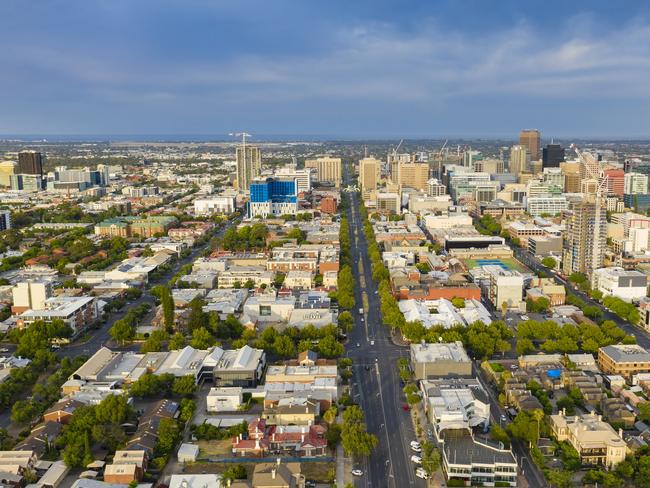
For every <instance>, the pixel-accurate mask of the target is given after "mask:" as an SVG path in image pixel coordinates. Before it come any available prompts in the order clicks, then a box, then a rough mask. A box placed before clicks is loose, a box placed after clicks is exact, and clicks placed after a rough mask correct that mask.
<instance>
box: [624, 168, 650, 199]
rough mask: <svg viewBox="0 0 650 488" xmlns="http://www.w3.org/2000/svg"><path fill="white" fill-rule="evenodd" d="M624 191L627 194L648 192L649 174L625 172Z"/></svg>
mask: <svg viewBox="0 0 650 488" xmlns="http://www.w3.org/2000/svg"><path fill="white" fill-rule="evenodd" d="M623 191H624V193H625V194H626V195H639V194H645V193H648V175H644V174H643V173H625V178H624V182H623Z"/></svg>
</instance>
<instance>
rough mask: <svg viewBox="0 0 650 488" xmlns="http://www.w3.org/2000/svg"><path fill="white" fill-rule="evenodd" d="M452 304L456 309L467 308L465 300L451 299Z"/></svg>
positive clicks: (459, 298)
mask: <svg viewBox="0 0 650 488" xmlns="http://www.w3.org/2000/svg"><path fill="white" fill-rule="evenodd" d="M451 304H452V305H453V306H454V307H456V308H465V299H464V298H461V297H454V298H452V299H451Z"/></svg>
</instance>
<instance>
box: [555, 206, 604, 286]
mask: <svg viewBox="0 0 650 488" xmlns="http://www.w3.org/2000/svg"><path fill="white" fill-rule="evenodd" d="M600 204H601V202H588V201H583V202H578V203H575V204H572V205H571V207H570V210H571V214H570V216H569V219H568V222H567V231H566V238H565V239H564V251H563V259H562V269H563V271H564V274H566V275H570V274H571V273H584V274H585V275H587V276H588V277H591V275H592V273H593V271H594V270H595V269H598V268H602V267H603V258H604V255H605V247H606V241H607V217H606V212H605V210H604V209H602V210H601V211H600V212H597V211H596V205H600ZM598 214H599V215H600V225H596V224H597V223H596V217H597V215H598ZM597 228H599V229H600V231H599V232H598V235H596V233H597V232H596V230H597Z"/></svg>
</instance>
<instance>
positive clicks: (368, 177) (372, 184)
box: [359, 158, 381, 191]
mask: <svg viewBox="0 0 650 488" xmlns="http://www.w3.org/2000/svg"><path fill="white" fill-rule="evenodd" d="M380 171H381V162H380V161H379V160H377V159H375V158H363V159H362V160H360V161H359V183H360V184H361V189H362V190H363V191H368V190H376V189H377V185H378V184H379V179H380V175H381V173H380Z"/></svg>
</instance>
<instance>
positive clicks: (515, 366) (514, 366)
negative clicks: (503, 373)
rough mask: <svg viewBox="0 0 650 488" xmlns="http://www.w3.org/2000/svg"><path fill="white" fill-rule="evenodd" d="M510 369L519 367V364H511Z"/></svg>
mask: <svg viewBox="0 0 650 488" xmlns="http://www.w3.org/2000/svg"><path fill="white" fill-rule="evenodd" d="M510 369H511V370H513V371H514V370H515V369H519V366H517V365H516V364H511V365H510Z"/></svg>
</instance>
